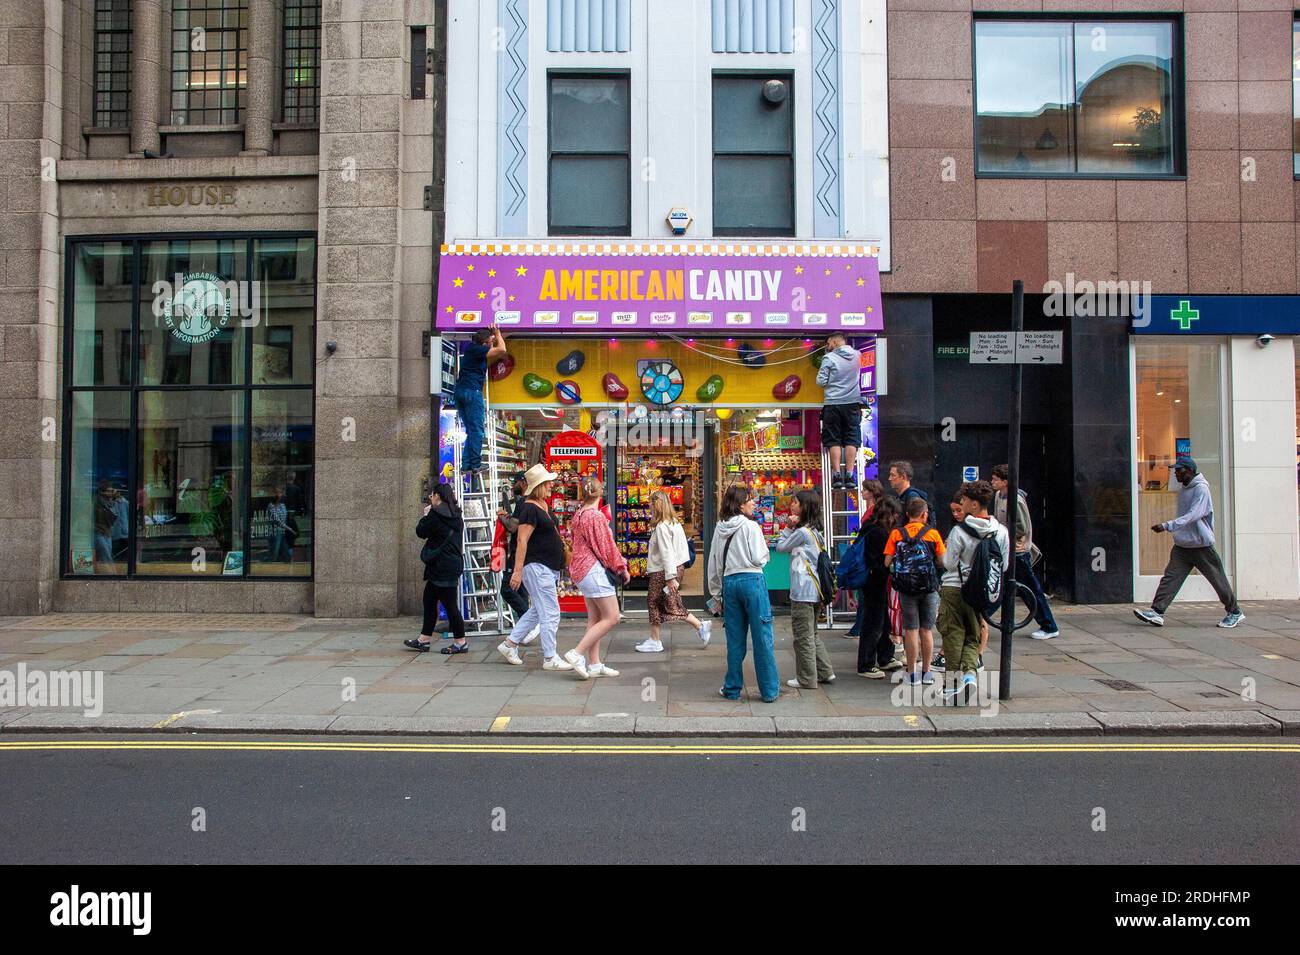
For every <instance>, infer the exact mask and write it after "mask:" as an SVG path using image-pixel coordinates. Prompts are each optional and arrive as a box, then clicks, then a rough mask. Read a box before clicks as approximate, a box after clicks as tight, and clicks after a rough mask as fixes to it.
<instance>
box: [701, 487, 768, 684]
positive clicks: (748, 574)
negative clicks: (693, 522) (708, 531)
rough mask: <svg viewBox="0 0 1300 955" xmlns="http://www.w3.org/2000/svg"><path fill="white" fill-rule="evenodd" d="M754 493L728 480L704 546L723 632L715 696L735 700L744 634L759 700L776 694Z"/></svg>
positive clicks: (764, 559) (762, 548) (740, 680)
mask: <svg viewBox="0 0 1300 955" xmlns="http://www.w3.org/2000/svg"><path fill="white" fill-rule="evenodd" d="M754 505H755V501H754V495H753V494H752V493H751V492H750V490H749V488H748V487H746V486H745V485H743V484H733V485H731V486H730V487H729V488H727V490H726V493H725V494H723V496H722V510H721V513H720V514H719V517H720V521H719V523H718V526H717V528H716V529H715V530H714V532H713V543H712V545H711V546H710V547H709V568H708V569H709V592H710V593H713V594H717V595H718V596H719V597H720V598H721V600H722V618H723V626H724V628H725V630H726V633H727V676H726V679H725V680H724V681H723V684H722V687H721V688H720V689H719V690H718V695H719V696H722V697H724V698H726V699H728V700H738V699H740V694H741V691H742V690H743V689H744V688H745V674H744V663H745V636H746V633H748V634H749V636H750V638H751V640H752V642H753V644H754V675H755V676H756V677H757V678H758V690H759V693H760V694H761V695H762V697H763V702H764V703H774V702H776V699H777V697H778V696H780V694H781V681H780V677H779V676H778V674H777V671H776V653H775V651H774V648H773V645H772V604H771V602H770V601H769V600H768V596H767V583H766V581H765V580H764V579H763V567H764V565H765V564H767V561H768V558H769V556H770V555H769V553H768V549H767V541H765V540H764V539H763V532H762V530H760V529H759V526H758V524H757V523H756V522H755V521H754V519H753V514H754Z"/></svg>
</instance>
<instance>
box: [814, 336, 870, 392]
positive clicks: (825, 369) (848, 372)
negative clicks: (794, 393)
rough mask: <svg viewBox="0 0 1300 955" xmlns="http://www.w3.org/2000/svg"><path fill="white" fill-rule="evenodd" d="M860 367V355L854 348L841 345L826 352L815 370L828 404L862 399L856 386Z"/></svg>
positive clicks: (860, 390) (859, 389)
mask: <svg viewBox="0 0 1300 955" xmlns="http://www.w3.org/2000/svg"><path fill="white" fill-rule="evenodd" d="M861 368H862V355H861V354H860V353H859V352H858V350H857V349H856V348H850V347H849V346H848V345H841V346H840V347H839V348H837V349H835V350H834V351H831V352H827V353H826V355H825V356H824V357H823V358H822V366H821V368H820V369H819V370H818V371H817V384H819V385H821V386H822V390H823V391H825V392H826V402H825V403H826V404H828V405H854V404H859V403H860V402H861V401H862V389H861V388H860V387H859V386H858V373H859V371H860V369H861Z"/></svg>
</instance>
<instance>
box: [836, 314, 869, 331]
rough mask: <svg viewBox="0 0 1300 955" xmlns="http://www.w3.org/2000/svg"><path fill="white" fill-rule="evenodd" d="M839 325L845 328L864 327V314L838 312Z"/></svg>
mask: <svg viewBox="0 0 1300 955" xmlns="http://www.w3.org/2000/svg"><path fill="white" fill-rule="evenodd" d="M840 324H841V325H843V326H844V327H846V328H851V327H853V326H859V327H860V326H865V325H866V324H867V313H866V312H840Z"/></svg>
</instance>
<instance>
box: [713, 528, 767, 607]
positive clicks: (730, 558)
mask: <svg viewBox="0 0 1300 955" xmlns="http://www.w3.org/2000/svg"><path fill="white" fill-rule="evenodd" d="M733 536H734V537H735V538H736V540H735V543H733V544H732V545H731V552H730V553H729V554H727V566H726V567H725V568H723V566H722V552H723V551H724V550H726V547H727V541H728V540H730V539H731V538H732V537H733ZM771 556H772V555H771V554H770V553H769V552H768V549H767V541H766V540H764V539H763V531H762V528H760V527H759V526H758V523H757V522H755V521H752V520H750V519H749V518H748V517H746V516H745V515H744V514H737V515H736V516H735V517H729V518H727V519H726V520H725V521H723V522H722V523H721V524H719V525H718V526H717V528H716V529H715V530H714V532H713V543H712V544H711V545H710V546H709V593H711V594H715V595H717V596H719V597H720V596H722V578H723V577H724V576H727V577H730V576H731V575H732V574H761V573H762V572H763V566H764V565H765V564H766V563H767V562H768V560H769V559H770V558H771Z"/></svg>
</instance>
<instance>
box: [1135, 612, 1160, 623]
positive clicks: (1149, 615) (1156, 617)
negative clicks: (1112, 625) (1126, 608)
mask: <svg viewBox="0 0 1300 955" xmlns="http://www.w3.org/2000/svg"><path fill="white" fill-rule="evenodd" d="M1133 616H1135V617H1137V618H1138V619H1139V620H1145V621H1146V622H1147V623H1149V624H1151V626H1153V627H1163V626H1164V625H1165V618H1164V617H1162V616H1160V614H1158V613H1156V612H1155V611H1154V610H1134V611H1133Z"/></svg>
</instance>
